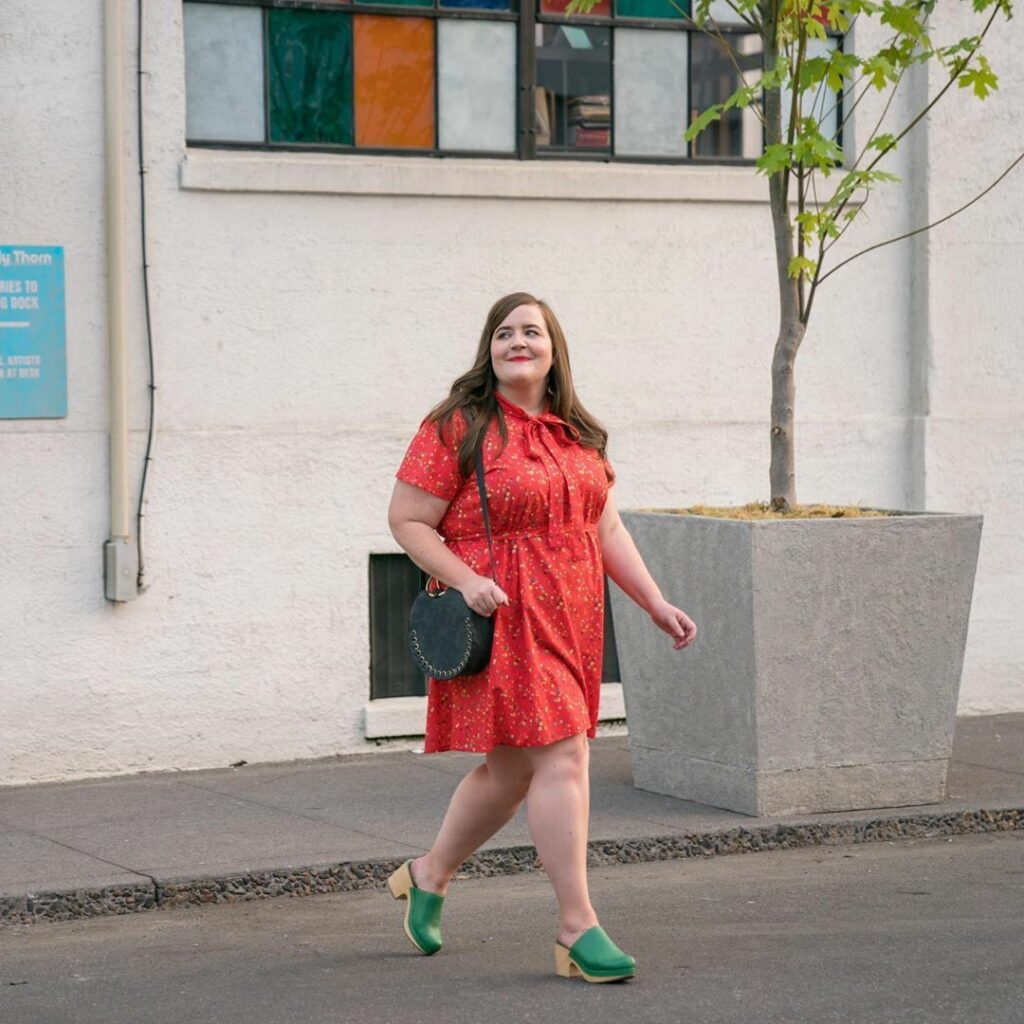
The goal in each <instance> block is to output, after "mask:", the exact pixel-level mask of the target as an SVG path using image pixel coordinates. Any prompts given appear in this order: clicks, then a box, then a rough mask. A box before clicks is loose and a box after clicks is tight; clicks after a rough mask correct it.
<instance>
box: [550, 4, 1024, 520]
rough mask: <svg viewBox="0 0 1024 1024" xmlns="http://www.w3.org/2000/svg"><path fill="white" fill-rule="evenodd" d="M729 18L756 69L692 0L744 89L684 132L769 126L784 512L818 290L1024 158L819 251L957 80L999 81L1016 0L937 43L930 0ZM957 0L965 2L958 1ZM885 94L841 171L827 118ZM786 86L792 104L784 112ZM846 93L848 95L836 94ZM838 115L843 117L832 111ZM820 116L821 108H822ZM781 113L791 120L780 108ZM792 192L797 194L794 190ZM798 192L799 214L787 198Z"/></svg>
mask: <svg viewBox="0 0 1024 1024" xmlns="http://www.w3.org/2000/svg"><path fill="white" fill-rule="evenodd" d="M665 2H666V4H670V5H671V6H672V7H674V8H675V9H676V10H677V11H679V13H680V14H682V15H683V16H689V11H688V10H686V9H685V8H683V7H681V6H680V5H679V4H678V3H676V0H665ZM724 2H725V3H727V4H728V6H729V7H730V8H731V10H732V12H733V14H734V15H735V18H736V20H738V21H740V22H742V23H743V24H745V25H746V26H747V27H748V28H749V29H750V30H751V32H752V33H756V34H757V35H758V36H760V39H761V44H762V63H761V72H762V73H761V76H760V79H759V80H758V81H756V82H748V81H747V80H746V79H745V77H744V75H743V71H742V69H741V68H740V66H739V63H738V62H737V60H736V53H735V51H734V50H733V48H732V47H731V46H730V45H729V43H728V40H727V38H726V34H724V33H722V32H721V31H720V30H719V28H718V27H717V25H716V24H715V23H714V22H709V17H708V16H709V9H710V7H711V4H712V0H694V4H695V10H694V12H693V15H692V17H693V20H694V22H695V24H696V25H697V27H698V28H699V29H700V30H701V31H703V32H705V33H706V34H707V35H709V36H712V37H713V38H715V39H716V41H717V42H718V43H719V45H720V46H721V47H722V48H723V49H724V51H725V52H726V53H727V55H728V56H729V59H730V60H731V62H732V63H733V65H734V67H735V68H736V71H737V74H738V76H739V78H740V80H741V81H742V83H743V84H742V85H741V86H740V87H739V88H738V89H737V90H736V91H735V92H734V93H733V94H732V95H731V96H729V97H728V98H727V99H726V100H725V101H724V102H722V103H716V104H714V105H712V106H710V107H708V108H707V109H706V110H704V111H702V112H701V113H700V114H699V115H698V117H697V118H696V119H695V120H694V121H693V123H692V124H691V125H690V126H689V127H688V129H687V130H686V139H687V140H688V141H689V140H692V139H694V138H696V136H697V135H698V134H699V133H700V132H702V131H703V130H704V129H705V128H707V127H708V125H710V124H712V123H713V122H714V121H717V120H719V119H720V118H721V117H722V114H723V113H725V112H726V111H728V110H731V109H732V108H734V107H735V108H740V109H746V108H747V107H749V108H751V109H752V110H753V112H754V113H755V114H756V116H757V117H758V119H759V120H760V121H761V123H762V124H763V125H764V129H765V148H764V152H763V154H762V155H761V156H760V157H759V158H758V159H757V161H756V166H757V172H758V173H762V174H765V175H766V176H767V177H768V188H769V202H770V207H771V217H772V226H773V234H774V246H775V257H776V264H777V271H778V285H779V331H778V337H777V339H776V342H775V351H774V355H773V358H772V400H771V466H770V471H769V479H770V486H771V505H772V507H773V508H775V509H777V510H779V511H783V512H784V511H787V510H790V509H792V508H793V507H794V506H795V505H796V467H795V460H794V448H793V427H794V405H795V401H796V383H795V373H794V368H795V363H796V354H797V351H798V350H799V348H800V343H801V341H802V340H803V337H804V334H805V333H806V330H807V323H808V319H809V317H810V314H811V309H812V307H813V305H814V299H815V296H816V295H817V292H818V289H819V288H820V287H821V285H822V284H824V282H825V280H826V279H827V278H829V277H830V276H831V275H832V274H834V273H835V272H836V271H837V270H838V269H839V268H840V267H842V266H845V265H846V264H847V263H849V262H850V261H851V260H853V259H856V258H857V256H861V255H863V254H864V253H865V252H869V251H871V250H872V249H877V248H879V247H881V246H883V245H888V244H890V243H892V242H896V241H900V240H901V239H903V238H909V237H910V236H911V235H914V234H918V233H920V232H921V231H926V230H928V229H929V228H931V227H934V226H935V225H936V224H939V223H941V222H942V221H943V220H948V219H949V218H950V217H952V216H955V214H957V213H959V212H960V211H961V210H964V209H966V208H967V207H968V206H970V205H971V203H973V202H976V201H977V200H978V199H980V198H981V196H982V195H984V194H985V192H988V191H989V190H990V189H991V188H993V187H995V185H996V184H998V182H999V181H1001V180H1002V178H1004V177H1005V176H1006V175H1007V174H1008V173H1009V172H1010V171H1011V170H1012V169H1013V168H1014V167H1015V166H1016V165H1017V164H1018V163H1019V162H1020V160H1021V159H1022V158H1024V154H1021V156H1018V157H1017V159H1016V160H1014V161H1013V163H1012V164H1011V165H1010V166H1009V167H1008V168H1007V169H1006V170H1005V171H1004V172H1003V174H1001V175H1000V176H999V178H997V179H996V180H995V181H994V182H992V184H991V185H989V187H988V188H986V189H985V190H984V192H982V193H980V194H979V195H977V196H975V197H974V198H973V199H972V200H971V201H970V202H968V203H966V204H964V206H962V207H960V209H958V210H954V211H953V212H952V213H950V214H948V215H947V216H945V217H943V218H941V220H938V221H935V222H933V223H932V224H926V225H923V226H922V227H919V228H917V229H915V230H914V231H910V232H907V233H906V234H904V235H900V236H899V237H898V238H891V239H888V240H887V241H885V242H879V243H878V244H876V245H872V246H870V247H868V248H867V249H864V250H862V251H861V252H858V253H855V254H854V255H852V256H848V257H847V258H846V259H844V260H842V261H841V262H840V263H837V264H836V265H835V266H832V267H831V268H830V269H829V270H827V271H825V269H824V268H825V263H826V259H827V257H828V255H829V253H830V251H831V249H832V248H833V246H835V245H836V244H837V243H838V242H839V240H840V239H841V238H842V237H843V236H844V235H845V234H846V232H847V231H848V230H849V228H850V226H851V224H852V223H853V222H854V220H855V219H856V217H857V215H858V213H860V211H861V210H862V209H863V208H864V202H865V201H866V200H867V198H868V196H869V194H870V192H871V190H872V189H873V188H874V186H875V185H876V184H877V183H879V182H896V181H899V180H900V179H899V178H898V177H896V175H894V174H891V173H889V172H887V171H885V170H882V169H881V168H880V167H879V164H880V162H881V161H882V160H883V158H884V157H885V156H886V155H887V154H889V153H891V152H893V150H895V149H896V147H897V146H898V145H899V143H900V142H901V141H902V140H903V139H904V138H905V137H906V136H907V134H908V133H909V132H910V131H912V130H913V128H914V127H915V125H917V124H918V123H919V122H920V121H921V120H922V119H923V118H924V117H925V116H926V115H927V114H928V112H929V111H930V110H931V109H932V107H933V106H935V104H936V103H937V102H938V101H939V100H940V99H941V98H942V96H943V95H944V94H945V93H946V92H947V91H948V90H949V89H950V88H951V87H952V85H953V84H954V83H956V84H957V85H958V87H959V88H961V89H964V88H970V89H972V90H973V92H974V94H975V95H976V96H978V97H979V98H980V99H984V98H985V97H986V96H988V95H989V93H990V92H991V91H992V90H994V89H995V88H996V87H997V84H998V82H997V78H996V75H995V73H994V72H993V71H992V68H991V67H990V66H989V63H988V61H987V60H986V59H985V56H984V54H983V53H982V52H981V50H982V43H983V41H984V38H985V36H986V35H987V34H988V32H989V30H990V29H991V28H992V25H993V24H994V22H995V20H996V17H997V16H998V15H999V14H1000V13H1002V14H1003V15H1004V16H1005V17H1006V18H1007V19H1009V18H1011V17H1012V16H1013V9H1012V0H971V4H972V7H973V9H974V12H975V13H976V14H977V15H978V16H979V20H980V21H983V24H982V25H981V26H980V27H981V31H980V32H979V33H978V34H977V35H972V36H966V37H964V38H963V39H960V40H958V41H957V42H954V43H951V44H947V45H936V44H935V43H933V41H932V39H931V36H930V35H929V31H928V28H929V26H928V20H929V18H930V17H931V15H932V13H933V12H934V10H935V6H936V3H937V0H905V2H902V3H901V2H896V0H881V2H876V0H829V2H822V0H724ZM961 2H964V0H961ZM595 3H597V0H572V2H571V3H570V4H569V6H568V7H567V8H566V12H567V13H586V12H588V11H589V10H590V9H591V8H592V7H593V6H594V4H595ZM873 18H876V19H877V20H878V22H879V23H880V24H881V25H882V26H885V28H886V30H887V32H886V34H889V33H891V38H889V39H888V41H887V42H886V44H885V45H884V46H883V47H882V48H881V49H880V50H878V51H877V52H875V53H865V54H854V53H844V52H843V51H842V50H840V49H838V48H836V49H835V50H833V51H832V52H831V53H829V54H828V55H827V56H823V55H818V56H811V55H810V54H809V53H808V43H809V42H810V41H811V40H814V39H818V40H825V39H826V37H827V32H826V26H828V27H829V28H831V29H832V30H834V31H836V32H841V33H846V32H848V31H849V29H850V27H851V25H852V24H853V23H854V22H855V21H857V20H858V19H863V20H866V19H873ZM929 61H937V62H938V63H939V64H940V65H941V66H942V68H944V69H945V71H946V72H947V77H946V81H945V82H944V84H943V86H942V87H941V88H940V89H939V90H938V92H937V94H936V95H935V96H934V97H933V98H932V99H931V100H929V102H928V103H927V105H926V106H925V107H924V108H923V109H922V110H921V111H920V112H918V113H917V114H916V116H914V117H912V118H911V119H910V120H909V122H908V123H907V124H906V125H904V126H903V127H901V128H899V129H898V130H896V131H882V124H883V121H884V120H885V117H886V114H887V113H888V111H889V107H890V106H891V104H892V100H893V96H894V95H895V92H896V89H897V88H898V87H899V85H900V82H901V81H902V80H903V77H904V75H905V74H906V72H907V70H908V69H909V68H910V67H911V66H912V65H915V64H926V63H927V62H929ZM870 90H875V91H876V92H878V93H887V94H888V95H887V97H886V99H885V103H884V106H883V108H882V113H881V116H880V117H879V118H878V121H877V123H876V124H875V126H874V128H873V129H872V130H871V132H870V133H868V134H867V137H866V138H865V139H864V140H863V144H862V145H861V146H860V148H859V152H858V153H857V155H856V157H855V159H854V161H853V163H852V165H851V166H850V167H849V168H845V169H844V168H843V167H842V160H843V152H842V150H841V149H840V147H839V145H838V144H837V142H836V141H835V139H834V138H831V137H827V136H826V135H824V134H823V133H822V122H823V121H825V119H826V118H829V117H831V116H835V118H836V123H837V126H838V128H842V126H843V125H844V124H846V122H847V121H848V120H849V118H850V116H851V114H852V113H853V111H854V110H855V109H856V108H857V107H858V106H859V105H860V103H861V101H862V100H863V98H864V96H865V95H866V94H867V93H868V92H869V91H870ZM784 93H788V96H789V100H788V103H789V109H788V111H783V95H784ZM843 96H848V97H850V101H848V102H842V103H841V102H840V98H841V97H843ZM839 110H841V111H842V117H841V119H840V117H839V116H838V114H837V111H839ZM819 114H820V116H819ZM784 115H788V116H784ZM833 172H841V176H840V178H839V183H838V185H837V186H836V187H835V190H834V191H833V192H832V194H831V195H830V196H828V197H827V198H823V197H822V195H821V191H822V188H823V183H821V182H820V179H821V178H829V177H831V175H832V174H833ZM794 190H795V197H794ZM794 198H795V206H796V210H795V212H791V203H792V202H793V199H794Z"/></svg>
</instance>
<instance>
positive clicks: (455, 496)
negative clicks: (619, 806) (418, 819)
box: [395, 392, 615, 753]
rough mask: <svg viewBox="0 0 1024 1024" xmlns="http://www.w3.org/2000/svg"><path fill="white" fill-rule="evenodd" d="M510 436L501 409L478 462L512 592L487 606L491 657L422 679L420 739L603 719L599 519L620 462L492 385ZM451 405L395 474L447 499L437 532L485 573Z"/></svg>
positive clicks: (477, 738)
mask: <svg viewBox="0 0 1024 1024" xmlns="http://www.w3.org/2000/svg"><path fill="white" fill-rule="evenodd" d="M497 399H498V402H499V404H500V405H501V408H502V410H503V412H504V415H505V424H506V428H507V430H508V443H507V445H506V446H505V447H504V449H502V441H501V435H500V433H499V431H498V423H497V418H495V419H493V420H492V422H491V424H490V426H489V428H488V432H487V435H486V438H485V441H484V448H483V463H484V481H485V484H486V488H487V501H488V505H489V508H490V518H491V533H492V539H493V544H494V561H495V565H494V575H495V577H496V578H497V581H498V585H499V586H500V587H501V588H502V589H503V590H504V591H505V593H506V594H508V598H509V604H507V605H501V606H499V607H498V609H497V611H496V612H495V613H494V616H495V618H494V643H493V646H492V648H491V660H490V662H489V664H488V665H487V667H486V668H485V669H484V670H483V671H482V672H479V673H477V674H476V675H472V676H459V677H457V678H455V679H451V680H435V679H429V680H428V684H427V685H428V690H427V693H428V696H427V729H426V737H425V741H424V751H425V752H426V753H434V752H437V751H442V750H467V751H475V752H478V753H486V752H487V751H489V750H490V749H491V748H492V747H494V746H495V745H497V744H506V745H509V746H515V747H532V746H542V745H544V744H547V743H554V742H555V741H556V740H560V739H564V738H565V737H566V736H572V735H574V734H576V733H578V732H583V731H586V734H587V736H588V737H590V738H593V737H594V736H595V735H596V730H597V714H598V704H599V700H600V695H601V666H602V659H603V652H604V564H603V560H602V557H601V546H600V542H599V540H598V535H597V524H598V521H599V520H600V518H601V513H602V512H603V510H604V505H605V502H606V500H607V497H608V488H609V487H610V486H611V484H612V483H613V482H614V479H615V474H614V471H613V470H612V467H611V465H610V464H609V462H608V461H607V460H606V459H602V458H601V456H600V454H599V453H598V452H597V451H595V450H594V449H592V448H587V447H585V446H584V445H582V444H580V443H579V433H578V431H577V430H576V428H575V427H573V426H572V425H571V424H569V423H566V422H565V421H564V420H562V419H560V418H559V417H558V416H556V415H554V414H553V413H549V412H544V413H541V414H540V415H539V416H531V415H529V414H528V413H527V412H526V411H525V410H524V409H522V408H521V407H520V406H518V405H516V404H515V403H513V402H511V401H510V400H509V399H507V398H505V396H504V395H502V394H501V393H500V392H499V393H497ZM464 431H465V423H464V421H463V419H462V416H461V415H460V414H459V413H456V415H455V416H454V417H453V418H452V419H451V421H450V422H449V425H448V428H447V430H446V434H445V440H444V441H442V439H441V438H439V437H438V430H437V424H436V423H431V422H429V421H427V420H424V421H423V422H422V423H421V424H420V427H419V430H418V431H417V433H416V435H415V437H413V439H412V441H411V443H410V444H409V447H408V450H407V451H406V454H405V457H404V459H403V460H402V463H401V466H400V467H399V469H398V471H397V473H396V474H395V475H396V476H397V477H398V479H399V480H404V481H405V482H406V483H410V484H414V485H416V486H417V487H422V488H423V489H424V490H426V491H429V492H430V493H431V494H434V495H436V496H438V497H440V498H445V499H447V500H448V501H449V505H448V508H447V510H446V512H445V514H444V517H443V518H442V519H441V521H440V523H439V524H438V527H437V532H438V533H439V534H441V536H442V537H443V538H444V541H445V544H446V545H447V546H448V547H449V548H450V549H451V550H452V551H453V552H454V553H455V554H457V555H458V556H459V557H460V558H461V559H462V560H463V561H464V562H466V564H467V565H469V566H470V567H471V568H472V569H473V570H474V571H475V572H478V573H480V575H482V576H490V575H491V568H490V560H489V557H488V551H487V536H486V533H485V531H484V522H483V514H482V511H481V507H480V496H479V493H478V491H477V484H476V475H475V473H472V474H470V476H469V477H467V478H466V479H463V478H462V476H461V474H460V473H459V468H458V458H457V450H458V444H459V441H460V440H461V438H462V436H463V433H464Z"/></svg>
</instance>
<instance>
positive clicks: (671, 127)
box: [615, 28, 688, 156]
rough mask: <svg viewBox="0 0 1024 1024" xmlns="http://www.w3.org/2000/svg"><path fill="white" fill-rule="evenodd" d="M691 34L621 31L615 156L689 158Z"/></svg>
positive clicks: (617, 42)
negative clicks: (688, 41)
mask: <svg viewBox="0 0 1024 1024" xmlns="http://www.w3.org/2000/svg"><path fill="white" fill-rule="evenodd" d="M686 66H687V55H686V34H685V33H683V32H652V31H650V30H648V29H642V28H641V29H631V28H617V29H616V30H615V152H616V153H623V154H629V155H633V156H686V140H685V139H684V138H683V134H684V133H685V131H686V88H687V78H688V76H687V69H686Z"/></svg>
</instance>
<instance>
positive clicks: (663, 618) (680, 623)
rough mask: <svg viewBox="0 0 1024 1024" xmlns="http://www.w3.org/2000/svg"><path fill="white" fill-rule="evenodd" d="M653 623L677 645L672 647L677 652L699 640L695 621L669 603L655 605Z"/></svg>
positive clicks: (652, 615) (652, 610) (652, 611)
mask: <svg viewBox="0 0 1024 1024" xmlns="http://www.w3.org/2000/svg"><path fill="white" fill-rule="evenodd" d="M650 615H651V621H652V622H653V623H654V624H655V625H656V626H657V627H658V629H663V630H664V631H665V632H666V633H668V635H669V636H670V637H672V638H673V640H674V641H675V643H674V644H673V645H672V646H673V647H674V648H675V649H676V650H677V651H678V650H679V649H680V648H681V647H689V646H690V644H692V643H693V641H694V640H696V639H697V626H696V624H695V623H694V621H693V619H691V618H690V616H689V615H687V614H686V612H684V611H683V610H682V609H681V608H676V607H675V605H671V604H669V603H668V601H665V600H661V601H658V602H656V603H655V605H654V607H653V608H652V609H651V612H650Z"/></svg>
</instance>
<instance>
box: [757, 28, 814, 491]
mask: <svg viewBox="0 0 1024 1024" xmlns="http://www.w3.org/2000/svg"><path fill="white" fill-rule="evenodd" d="M763 43H764V66H765V67H766V68H770V67H774V66H775V60H776V57H777V54H778V47H777V45H776V42H775V28H774V25H766V31H765V34H764V37H763ZM764 115H765V134H766V141H767V143H768V145H772V144H773V143H778V142H782V141H783V138H782V94H781V90H780V89H765V90H764ZM768 194H769V201H770V207H771V215H772V229H773V230H774V232H775V262H776V269H777V273H778V281H779V333H778V337H777V338H776V340H775V352H774V355H773V357H772V407H771V465H770V468H769V473H768V475H769V486H770V488H771V504H772V507H773V508H776V509H779V510H781V511H786V510H787V509H789V508H792V507H793V506H794V505H796V460H795V457H794V444H793V440H794V438H793V426H794V417H793V409H794V405H795V403H796V378H795V375H794V369H795V364H796V353H797V349H799V347H800V342H801V341H802V340H803V336H804V330H805V326H804V324H803V323H801V321H800V290H799V283H798V281H797V279H796V278H791V277H790V276H789V262H790V260H791V259H792V258H793V256H794V252H793V225H792V222H791V220H790V217H789V173H788V172H783V173H777V174H773V175H772V176H771V177H770V178H769V179H768Z"/></svg>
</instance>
